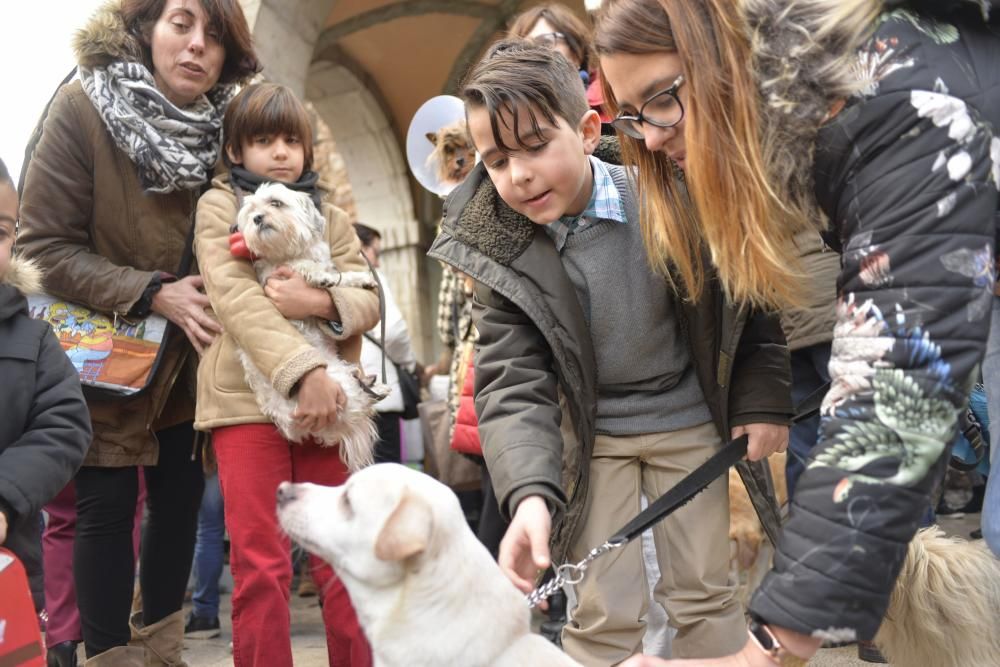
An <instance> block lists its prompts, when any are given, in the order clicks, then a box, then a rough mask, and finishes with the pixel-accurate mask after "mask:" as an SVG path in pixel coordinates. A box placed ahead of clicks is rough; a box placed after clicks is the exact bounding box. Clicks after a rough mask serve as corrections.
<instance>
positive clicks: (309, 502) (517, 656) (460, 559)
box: [278, 463, 579, 667]
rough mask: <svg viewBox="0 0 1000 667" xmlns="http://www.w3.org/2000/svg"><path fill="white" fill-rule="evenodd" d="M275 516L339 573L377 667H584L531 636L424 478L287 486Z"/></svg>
mask: <svg viewBox="0 0 1000 667" xmlns="http://www.w3.org/2000/svg"><path fill="white" fill-rule="evenodd" d="M278 517H279V519H280V521H281V525H282V527H283V528H284V529H285V531H286V532H287V533H288V534H289V535H290V536H291V537H292V538H293V539H294V540H296V541H298V542H300V543H301V544H302V545H303V546H304V547H305V548H306V549H308V550H309V551H310V552H312V553H314V554H316V555H317V556H319V557H320V558H322V559H324V560H326V561H328V562H329V563H330V564H331V565H333V568H334V569H335V570H336V572H337V575H338V576H339V577H340V578H341V580H342V581H343V582H344V585H345V586H346V587H347V591H348V593H349V594H350V596H351V600H352V602H353V603H354V607H355V609H356V610H357V613H358V618H359V620H360V622H361V626H362V627H363V628H364V631H365V634H366V635H367V636H368V639H369V641H370V642H371V645H372V650H373V652H374V656H375V665H376V667H403V666H406V667H425V666H426V667H441V666H443V665H462V666H463V667H479V666H481V667H488V666H489V667H525V666H527V665H546V666H547V667H571V666H574V665H576V666H577V667H579V665H578V663H576V662H575V661H574V660H572V659H571V658H569V656H567V655H565V654H564V653H562V652H561V651H560V650H559V649H558V648H556V647H555V646H554V645H553V644H550V643H549V642H548V641H546V640H545V639H543V638H542V637H541V636H539V635H536V634H532V633H531V629H530V624H529V616H530V612H529V611H528V605H527V603H526V601H525V598H524V595H523V594H522V593H521V592H520V591H518V590H517V588H515V587H514V585H513V584H512V583H511V582H510V581H509V580H508V579H507V578H506V577H505V576H504V575H503V574H502V573H501V572H500V569H499V567H498V566H497V564H496V563H495V562H494V561H493V558H492V557H491V556H490V554H489V552H488V551H487V550H486V548H485V547H483V545H482V544H480V543H479V541H478V540H477V539H476V537H475V536H474V535H473V534H472V531H471V530H469V527H468V525H467V524H466V522H465V517H464V516H463V514H462V509H461V507H460V506H459V503H458V499H457V498H456V497H455V494H454V493H453V492H452V491H451V490H450V489H449V488H448V487H446V486H445V485H443V484H441V483H440V482H438V481H436V480H434V479H432V478H431V477H429V476H427V475H424V474H422V473H419V472H416V471H415V470H411V469H409V468H406V467H404V466H401V465H396V464H391V463H385V464H378V465H374V466H371V467H369V468H365V469H364V470H362V471H361V472H359V473H356V474H354V475H352V476H351V478H350V479H349V480H348V481H347V482H346V483H345V484H344V485H343V486H338V487H322V486H315V485H313V484H290V483H288V482H285V483H283V484H282V485H281V486H280V487H279V488H278Z"/></svg>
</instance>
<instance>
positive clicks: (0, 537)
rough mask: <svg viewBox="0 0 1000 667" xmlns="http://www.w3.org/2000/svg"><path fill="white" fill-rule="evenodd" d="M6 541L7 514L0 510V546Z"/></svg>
mask: <svg viewBox="0 0 1000 667" xmlns="http://www.w3.org/2000/svg"><path fill="white" fill-rule="evenodd" d="M6 541H7V515H6V514H4V513H3V512H0V546H2V545H3V543H4V542H6Z"/></svg>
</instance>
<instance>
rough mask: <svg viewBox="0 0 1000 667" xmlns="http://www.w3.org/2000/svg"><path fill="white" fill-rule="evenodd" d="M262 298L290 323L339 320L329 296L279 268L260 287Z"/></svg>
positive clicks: (300, 277)
mask: <svg viewBox="0 0 1000 667" xmlns="http://www.w3.org/2000/svg"><path fill="white" fill-rule="evenodd" d="M264 295H265V296H267V298H268V299H270V300H271V303H273V304H274V307H275V308H277V309H278V312H279V313H281V314H282V315H283V316H284V317H287V318H288V319H290V320H304V319H306V318H307V317H321V318H323V319H324V320H336V319H339V314H338V313H337V308H336V307H335V306H334V305H333V299H332V298H330V293H329V292H327V291H326V290H325V289H320V288H319V287H313V286H312V285H310V284H309V283H307V282H306V280H305V278H303V277H302V274H300V273H299V272H297V271H295V270H293V269H291V268H289V267H287V266H279V267H278V268H277V269H275V270H274V273H272V274H271V275H270V276H269V277H268V279H267V284H265V285H264Z"/></svg>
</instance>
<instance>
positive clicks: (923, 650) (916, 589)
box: [875, 526, 1000, 667]
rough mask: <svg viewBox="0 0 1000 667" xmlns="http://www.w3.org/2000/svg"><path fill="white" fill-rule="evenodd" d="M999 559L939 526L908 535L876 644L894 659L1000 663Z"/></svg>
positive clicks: (963, 665) (931, 664) (962, 665)
mask: <svg viewBox="0 0 1000 667" xmlns="http://www.w3.org/2000/svg"><path fill="white" fill-rule="evenodd" d="M998 619H1000V559H997V558H996V557H995V556H994V555H993V554H992V553H991V552H990V550H989V549H988V548H987V546H986V543H985V542H983V540H976V541H974V542H968V541H966V540H963V539H960V538H949V537H945V535H944V531H942V530H941V529H940V528H938V527H937V526H933V527H931V528H926V529H924V530H921V531H919V532H918V533H917V535H916V537H914V538H913V540H912V541H911V542H910V546H909V548H908V551H907V553H906V560H905V561H904V563H903V569H902V571H901V572H900V573H899V578H898V579H896V587H895V588H894V589H893V592H892V597H891V598H890V601H889V610H888V611H887V612H886V615H885V619H884V620H883V621H882V626H881V627H880V628H879V631H878V634H877V635H876V636H875V644H876V645H877V646H878V647H879V649H880V650H881V651H882V654H883V655H885V657H886V659H888V660H889V663H890V664H893V665H904V666H906V667H911V666H915V665H919V666H920V667H967V666H968V667H972V666H973V665H975V666H976V667H978V666H979V665H984V666H985V665H1000V631H998V630H1000V627H998Z"/></svg>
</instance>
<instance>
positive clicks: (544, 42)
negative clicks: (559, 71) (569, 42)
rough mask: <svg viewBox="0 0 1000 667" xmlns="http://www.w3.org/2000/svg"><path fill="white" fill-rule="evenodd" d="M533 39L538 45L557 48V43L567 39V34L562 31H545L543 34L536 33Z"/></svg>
mask: <svg viewBox="0 0 1000 667" xmlns="http://www.w3.org/2000/svg"><path fill="white" fill-rule="evenodd" d="M531 41H532V42H533V43H535V44H537V45H538V46H544V47H545V48H547V49H554V48H556V44H558V43H559V42H565V41H566V35H564V34H563V33H561V32H544V33H542V34H541V35H535V36H534V37H532V38H531Z"/></svg>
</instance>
